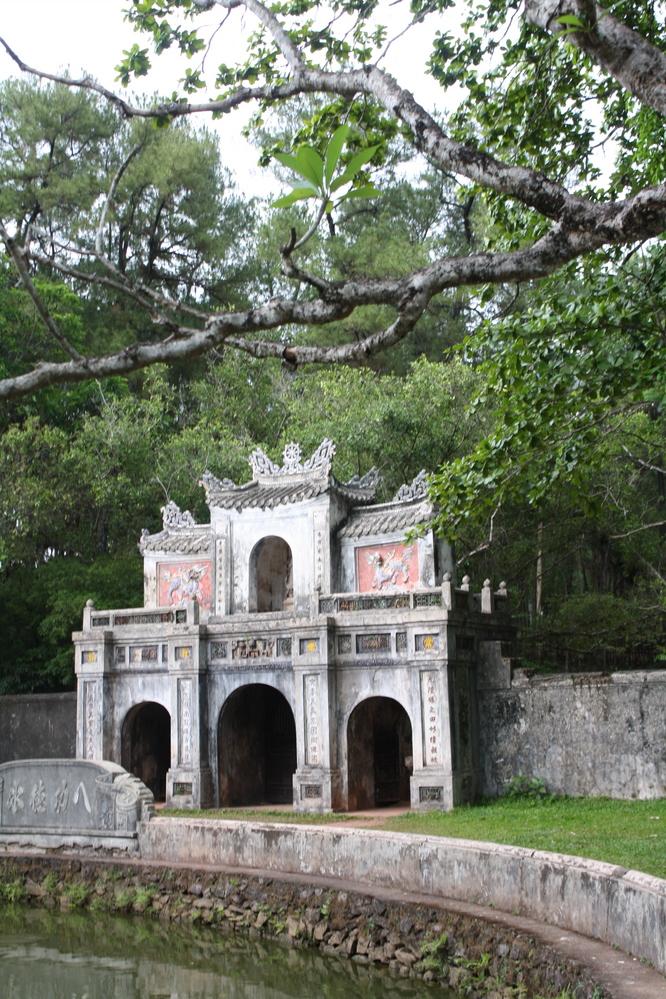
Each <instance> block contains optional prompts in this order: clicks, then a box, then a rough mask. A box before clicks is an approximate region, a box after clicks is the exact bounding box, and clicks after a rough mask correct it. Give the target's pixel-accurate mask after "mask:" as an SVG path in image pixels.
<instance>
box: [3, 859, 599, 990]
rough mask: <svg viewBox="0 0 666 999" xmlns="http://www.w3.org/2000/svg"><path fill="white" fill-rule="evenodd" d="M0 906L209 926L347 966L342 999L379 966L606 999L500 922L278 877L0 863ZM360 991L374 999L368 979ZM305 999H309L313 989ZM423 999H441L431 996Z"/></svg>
mask: <svg viewBox="0 0 666 999" xmlns="http://www.w3.org/2000/svg"><path fill="white" fill-rule="evenodd" d="M3 897H5V898H7V899H12V901H22V902H27V903H30V904H32V905H37V906H42V907H45V908H48V909H63V910H67V909H73V908H78V909H88V910H90V911H91V912H99V911H109V912H115V913H135V914H142V915H144V917H145V918H150V917H153V918H155V917H157V918H159V919H160V921H161V922H164V923H184V924H191V925H193V926H197V927H210V928H211V930H212V931H214V934H215V935H214V936H213V935H211V939H212V940H214V941H215V940H217V938H218V937H219V935H220V934H224V933H234V934H239V933H243V932H245V933H247V934H250V935H252V936H254V937H260V938H261V937H271V938H275V939H280V940H282V941H284V942H285V943H289V944H291V945H294V946H301V947H302V946H309V947H316V948H319V950H320V952H321V953H322V954H326V955H330V956H336V957H339V958H347V959H351V961H352V962H353V963H354V966H355V974H354V980H353V981H350V983H349V986H350V991H349V994H350V995H366V994H369V992H368V993H366V989H365V987H364V986H365V984H366V979H365V977H364V972H365V971H366V967H367V966H375V967H381V966H382V965H383V966H385V967H388V968H389V969H390V971H392V972H393V973H394V974H396V975H399V976H401V977H405V978H422V979H424V980H425V981H429V982H436V983H439V984H441V985H442V986H444V987H445V988H446V987H447V986H448V987H450V988H453V989H455V990H456V995H469V996H475V997H477V999H481V997H485V996H487V997H491V996H492V997H498V996H500V995H502V996H509V997H511V996H514V997H515V996H519V995H530V996H534V995H540V996H542V997H544V999H546V997H555V996H557V995H558V994H561V992H562V990H564V989H567V990H570V992H571V994H572V995H574V994H575V995H576V997H577V999H610V996H609V994H608V992H607V991H606V990H605V989H604V988H602V987H600V986H599V985H598V984H596V983H595V980H594V977H593V976H594V971H593V970H588V969H587V968H585V967H584V966H582V965H581V964H579V963H578V962H577V961H575V960H572V959H571V958H570V957H567V956H565V955H563V954H562V953H560V952H559V951H556V950H554V949H553V948H552V947H551V946H549V945H548V944H546V943H544V942H542V941H541V940H539V939H538V938H536V937H534V936H532V935H530V934H529V933H526V932H520V931H518V930H517V929H514V928H512V927H511V926H507V925H503V924H502V923H501V922H500V921H494V920H493V921H486V920H482V919H478V918H475V917H474V916H471V915H468V914H465V913H461V912H456V911H449V910H447V909H445V908H440V907H438V906H436V905H434V904H432V905H426V904H418V903H414V902H397V901H394V900H391V899H384V898H381V897H372V896H370V895H367V894H361V893H357V892H352V891H348V890H344V891H342V890H337V889H336V888H334V887H331V888H329V887H317V886H315V885H309V884H307V883H305V882H298V881H294V880H291V881H287V880H281V879H280V878H279V877H277V878H265V877H252V876H248V875H246V874H245V873H243V874H242V875H239V874H234V875H230V874H228V873H224V872H222V871H211V870H210V869H209V870H206V871H204V870H198V871H197V870H196V869H189V870H188V869H183V868H179V869H177V870H173V869H169V868H168V867H164V866H157V867H154V866H153V867H141V866H140V865H138V864H136V865H134V864H133V865H128V864H123V865H117V866H116V865H111V864H108V863H105V862H104V861H99V860H89V859H85V860H74V859H71V858H70V859H67V858H64V857H32V858H26V857H9V858H6V859H4V858H2V857H1V856H0V904H1V902H2V899H3ZM203 932H204V931H202V930H201V929H199V932H198V934H197V949H199V948H200V947H201V945H202V942H205V940H206V938H205V937H203V936H202V933H203ZM151 984H153V986H154V983H151ZM374 984H375V986H376V979H375V982H374ZM275 985H276V987H277V986H278V983H277V982H276V983H275ZM280 985H281V986H282V987H281V988H278V991H279V992H280V994H284V995H287V994H291V989H290V988H289V985H288V983H280ZM368 988H369V989H370V988H371V989H372V994H373V995H375V994H378V993H375V989H374V988H372V984H371V983H369V982H368ZM167 991H169V990H167ZM165 994H166V992H165ZM169 994H171V992H170V991H169ZM174 994H175V993H174ZM179 994H180V993H179ZM202 994H203V993H202ZM216 994H217V993H216ZM226 994H227V992H225V995H226ZM234 994H235V993H234ZM312 994H313V995H316V994H318V993H317V988H316V984H315V983H314V982H313V987H312ZM435 995H446V996H449V995H451V993H450V992H449V991H448V988H446V991H445V992H442V991H440V990H439V989H436V990H435V991H434V992H433V996H435Z"/></svg>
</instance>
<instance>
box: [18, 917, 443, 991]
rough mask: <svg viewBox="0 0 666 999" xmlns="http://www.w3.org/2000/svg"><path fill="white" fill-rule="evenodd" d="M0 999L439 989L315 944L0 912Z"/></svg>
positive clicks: (121, 920)
mask: <svg viewBox="0 0 666 999" xmlns="http://www.w3.org/2000/svg"><path fill="white" fill-rule="evenodd" d="M0 967H1V971H0V976H1V980H2V990H1V991H2V996H3V999H219V997H220V996H224V997H225V999H280V997H290V999H300V997H302V999H311V997H314V996H322V997H325V999H350V996H363V997H364V999H365V997H367V999H416V997H419V996H420V997H423V996H424V995H429V996H432V997H433V999H434V997H435V996H439V997H442V996H443V995H444V993H443V991H442V990H441V989H437V988H433V987H431V986H427V985H426V984H424V983H422V982H416V981H413V980H412V981H406V980H403V979H397V978H394V977H392V976H389V975H388V974H387V973H384V972H382V971H378V970H375V969H373V968H369V967H366V966H362V965H358V964H356V963H355V962H352V961H348V960H341V959H336V958H326V957H322V956H321V955H320V954H318V953H317V952H316V951H313V950H293V949H290V948H287V947H283V946H281V945H280V944H277V943H273V942H266V941H260V940H252V939H248V938H247V937H243V936H240V935H239V936H224V935H221V934H219V933H216V932H215V931H213V930H199V931H197V930H189V929H188V930H187V931H185V930H181V929H178V928H174V927H173V926H166V925H162V924H160V923H157V922H153V921H151V920H148V919H140V918H136V919H129V918H118V917H111V916H106V915H103V916H102V915H97V914H93V913H84V914H71V913H62V914H60V913H57V914H56V913H50V912H44V911H37V910H30V909H27V910H26V909H12V908H9V909H0Z"/></svg>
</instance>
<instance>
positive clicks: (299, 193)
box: [272, 187, 317, 208]
mask: <svg viewBox="0 0 666 999" xmlns="http://www.w3.org/2000/svg"><path fill="white" fill-rule="evenodd" d="M316 197H317V192H316V191H315V190H314V189H313V188H312V187H295V188H294V190H293V191H292V192H291V193H290V194H285V195H283V197H281V198H278V199H277V201H274V202H273V205H272V207H273V208H288V207H289V205H293V204H294V202H296V201H303V199H304V198H316Z"/></svg>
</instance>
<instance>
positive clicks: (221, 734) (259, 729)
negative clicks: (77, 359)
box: [217, 683, 296, 807]
mask: <svg viewBox="0 0 666 999" xmlns="http://www.w3.org/2000/svg"><path fill="white" fill-rule="evenodd" d="M217 752H218V774H219V791H220V805H221V806H222V807H229V806H233V805H259V804H267V805H284V804H291V803H292V801H293V797H294V796H293V784H292V776H293V773H294V771H295V770H296V725H295V723H294V715H293V713H292V710H291V707H290V706H289V702H288V701H287V699H286V697H284V695H283V694H281V693H280V692H279V690H275V688H274V687H269V686H268V685H267V684H264V683H251V684H248V685H247V686H244V687H240V688H239V689H238V690H236V691H234V693H233V694H231V696H230V697H228V698H227V700H226V701H225V703H224V705H223V706H222V710H221V711H220V718H219V721H218V725H217Z"/></svg>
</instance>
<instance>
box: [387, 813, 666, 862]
mask: <svg viewBox="0 0 666 999" xmlns="http://www.w3.org/2000/svg"><path fill="white" fill-rule="evenodd" d="M381 828H382V829H389V830H392V831H394V832H405V833H420V834H425V835H428V836H456V837H459V838H461V839H476V840H491V841H492V842H495V843H507V844H509V845H511V846H525V847H528V848H530V849H533V850H552V851H554V852H555V853H568V854H572V855H574V856H577V857H592V858H593V859H594V860H605V861H606V862H607V863H609V864H618V865H619V866H620V867H627V868H630V869H633V870H639V871H644V872H645V873H647V874H654V875H655V876H656V877H659V878H666V798H659V799H657V800H656V801H615V800H611V799H609V798H548V799H546V800H543V801H536V802H532V801H525V800H509V799H507V798H500V799H497V800H495V801H492V802H486V803H484V804H480V805H470V806H466V807H463V808H456V809H454V810H453V811H452V812H426V813H424V812H410V813H408V814H406V815H398V816H396V817H395V818H392V819H390V820H388V821H387V822H385V823H382V826H381Z"/></svg>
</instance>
